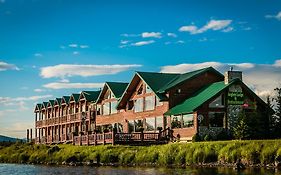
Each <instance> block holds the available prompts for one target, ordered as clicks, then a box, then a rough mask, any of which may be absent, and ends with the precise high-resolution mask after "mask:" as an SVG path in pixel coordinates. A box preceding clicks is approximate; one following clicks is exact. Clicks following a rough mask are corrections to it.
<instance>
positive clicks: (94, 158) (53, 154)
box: [0, 140, 281, 165]
mask: <svg viewBox="0 0 281 175" xmlns="http://www.w3.org/2000/svg"><path fill="white" fill-rule="evenodd" d="M237 159H241V160H242V162H244V163H245V164H259V163H261V164H273V163H274V162H275V161H277V162H281V140H247V141H212V142H196V143H171V144H166V145H152V146H122V145H116V146H111V145H105V146H103V145H100V146H73V145H58V146H55V145H52V146H47V145H32V144H19V143H18V144H13V145H11V146H9V147H0V162H7V163H8V162H9V163H58V164H61V163H63V162H66V163H69V162H100V163H105V164H110V163H118V164H123V165H128V164H135V165H151V164H154V165H191V164H198V163H216V162H221V163H235V162H236V161H237Z"/></svg>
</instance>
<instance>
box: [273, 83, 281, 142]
mask: <svg viewBox="0 0 281 175" xmlns="http://www.w3.org/2000/svg"><path fill="white" fill-rule="evenodd" d="M274 91H276V97H275V98H274V101H275V103H276V106H275V108H274V110H275V114H274V117H275V120H276V126H275V134H276V136H277V137H279V138H280V137H281V132H280V131H281V88H278V87H277V88H275V89H274Z"/></svg>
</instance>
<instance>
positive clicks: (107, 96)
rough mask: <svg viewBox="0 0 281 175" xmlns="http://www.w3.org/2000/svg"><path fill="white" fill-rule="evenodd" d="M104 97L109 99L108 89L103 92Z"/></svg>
mask: <svg viewBox="0 0 281 175" xmlns="http://www.w3.org/2000/svg"><path fill="white" fill-rule="evenodd" d="M104 99H110V91H109V90H107V91H106V92H105V94H104Z"/></svg>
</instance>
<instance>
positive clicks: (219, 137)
mask: <svg viewBox="0 0 281 175" xmlns="http://www.w3.org/2000/svg"><path fill="white" fill-rule="evenodd" d="M229 139H230V135H229V134H228V133H227V132H226V131H225V130H222V131H221V132H220V133H219V134H218V135H217V140H229Z"/></svg>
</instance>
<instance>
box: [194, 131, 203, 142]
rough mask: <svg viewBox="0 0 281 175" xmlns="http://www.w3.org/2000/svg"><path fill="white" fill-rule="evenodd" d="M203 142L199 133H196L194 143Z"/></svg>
mask: <svg viewBox="0 0 281 175" xmlns="http://www.w3.org/2000/svg"><path fill="white" fill-rule="evenodd" d="M200 141H201V137H200V135H199V134H198V133H196V134H195V135H194V136H193V137H192V142H200Z"/></svg>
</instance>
